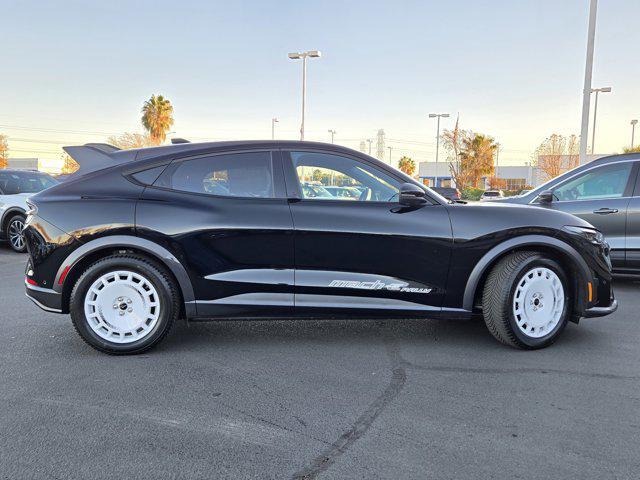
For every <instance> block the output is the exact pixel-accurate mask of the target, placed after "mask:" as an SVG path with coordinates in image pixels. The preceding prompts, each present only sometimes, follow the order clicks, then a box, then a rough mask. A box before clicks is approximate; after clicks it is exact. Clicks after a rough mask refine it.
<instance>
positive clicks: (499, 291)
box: [482, 252, 572, 349]
mask: <svg viewBox="0 0 640 480" xmlns="http://www.w3.org/2000/svg"><path fill="white" fill-rule="evenodd" d="M571 305H572V302H571V297H570V288H569V282H568V281H567V276H566V274H565V273H564V270H563V268H562V266H560V265H559V264H558V262H556V261H555V260H553V259H551V258H548V257H546V256H544V255H543V254H541V253H538V252H516V253H513V254H510V255H508V256H506V257H505V258H503V259H502V260H500V261H499V262H498V264H497V265H496V266H495V267H493V269H492V270H491V272H490V273H489V276H488V277H487V281H486V283H485V286H484V291H483V295H482V309H483V314H484V320H485V323H486V324H487V328H488V329H489V331H490V332H491V334H492V335H493V336H494V337H495V338H496V339H497V340H499V341H500V342H502V343H504V344H505V345H509V346H512V347H516V348H522V349H536V348H544V347H546V346H548V345H551V344H552V343H553V342H554V341H555V340H556V339H557V338H558V337H559V336H560V334H561V333H562V331H563V330H564V328H565V326H566V325H567V321H568V319H569V316H570V314H571Z"/></svg>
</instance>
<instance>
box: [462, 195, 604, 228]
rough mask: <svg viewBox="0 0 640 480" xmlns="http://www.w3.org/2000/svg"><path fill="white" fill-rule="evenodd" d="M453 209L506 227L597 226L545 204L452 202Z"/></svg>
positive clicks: (474, 219)
mask: <svg viewBox="0 0 640 480" xmlns="http://www.w3.org/2000/svg"><path fill="white" fill-rule="evenodd" d="M451 211H452V212H456V211H461V212H465V215H464V217H468V218H469V220H472V221H474V222H480V223H486V224H488V225H493V226H494V227H498V228H504V229H509V228H519V227H527V226H531V227H544V228H552V229H561V228H562V227H564V226H566V225H572V226H576V227H590V228H595V227H594V226H593V225H591V224H590V223H589V222H587V221H585V220H583V219H581V218H579V217H576V216H575V215H571V214H570V213H566V212H561V211H559V210H553V209H552V208H548V207H545V206H533V205H528V204H526V205H522V204H518V203H509V202H505V201H500V202H478V203H467V204H452V205H451Z"/></svg>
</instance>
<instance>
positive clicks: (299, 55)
mask: <svg viewBox="0 0 640 480" xmlns="http://www.w3.org/2000/svg"><path fill="white" fill-rule="evenodd" d="M320 56H321V53H320V51H319V50H308V51H306V52H293V53H290V54H289V55H288V57H289V58H290V59H291V60H300V59H302V120H301V122H300V140H304V114H305V110H306V102H307V57H311V58H318V57H320Z"/></svg>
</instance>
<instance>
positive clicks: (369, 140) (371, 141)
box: [367, 138, 373, 156]
mask: <svg viewBox="0 0 640 480" xmlns="http://www.w3.org/2000/svg"><path fill="white" fill-rule="evenodd" d="M367 142H369V156H371V144H372V143H373V140H371V139H370V138H367Z"/></svg>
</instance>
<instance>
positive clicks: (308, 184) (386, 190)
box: [291, 152, 400, 202]
mask: <svg viewBox="0 0 640 480" xmlns="http://www.w3.org/2000/svg"><path fill="white" fill-rule="evenodd" d="M291 159H292V161H293V167H294V168H295V171H296V174H297V176H298V181H299V183H300V190H301V192H302V197H303V198H304V199H309V200H350V201H355V202H357V201H360V202H366V201H371V202H390V201H394V200H397V199H398V192H399V190H400V182H398V180H396V179H395V178H393V177H392V176H391V175H388V174H387V173H385V172H383V171H381V170H378V169H377V168H374V167H371V166H369V165H367V164H366V163H363V162H359V161H357V160H353V159H351V158H347V157H341V156H339V155H333V154H329V153H319V152H291Z"/></svg>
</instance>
